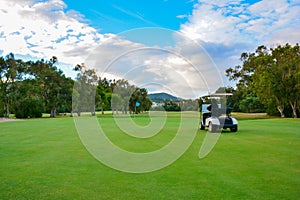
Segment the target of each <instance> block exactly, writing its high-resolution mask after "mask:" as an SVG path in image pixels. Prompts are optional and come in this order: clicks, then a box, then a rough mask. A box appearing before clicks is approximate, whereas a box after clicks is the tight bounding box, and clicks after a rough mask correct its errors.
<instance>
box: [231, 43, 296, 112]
mask: <svg viewBox="0 0 300 200" xmlns="http://www.w3.org/2000/svg"><path fill="white" fill-rule="evenodd" d="M241 59H242V61H243V66H242V67H241V66H237V67H235V68H234V69H232V68H229V69H227V70H226V73H227V75H228V76H229V77H230V79H231V80H238V83H237V88H238V89H240V88H244V89H245V90H248V93H252V94H254V95H257V96H258V97H259V99H260V100H261V101H262V102H263V103H264V104H265V106H267V107H268V108H270V107H271V106H272V105H273V104H274V103H275V104H276V106H277V110H278V111H279V113H280V115H281V117H285V107H286V106H287V105H290V106H291V108H292V112H293V115H294V117H297V109H299V105H298V104H299V98H300V97H299V94H300V90H299V84H300V83H299V82H300V76H299V74H300V71H299V70H300V67H299V66H300V53H299V45H298V44H296V45H295V46H294V47H292V46H291V45H289V44H286V45H285V46H283V47H282V46H280V45H279V46H277V47H276V48H275V49H272V48H271V49H268V48H267V47H265V46H259V47H258V48H257V49H256V52H255V53H243V54H242V55H241ZM287 114H288V115H289V113H287Z"/></svg>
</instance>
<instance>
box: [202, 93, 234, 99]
mask: <svg viewBox="0 0 300 200" xmlns="http://www.w3.org/2000/svg"><path fill="white" fill-rule="evenodd" d="M227 96H232V93H214V94H207V95H204V96H202V97H201V98H205V97H227Z"/></svg>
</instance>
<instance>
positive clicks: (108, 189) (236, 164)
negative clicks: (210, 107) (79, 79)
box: [0, 113, 300, 199]
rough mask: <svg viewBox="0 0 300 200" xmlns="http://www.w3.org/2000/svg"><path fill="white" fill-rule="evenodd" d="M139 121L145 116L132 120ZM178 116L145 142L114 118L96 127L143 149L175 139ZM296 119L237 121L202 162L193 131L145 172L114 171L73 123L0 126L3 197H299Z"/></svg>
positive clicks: (298, 124) (118, 141)
mask: <svg viewBox="0 0 300 200" xmlns="http://www.w3.org/2000/svg"><path fill="white" fill-rule="evenodd" d="M134 120H135V121H136V122H137V123H139V124H147V123H148V122H149V119H148V118H147V117H145V116H137V117H136V118H134ZM178 120H179V119H178V113H173V114H171V116H170V117H169V118H168V121H167V124H166V127H165V128H164V129H163V130H162V132H161V133H160V134H158V135H157V136H155V137H153V138H149V139H146V140H141V139H140V140H138V139H132V138H130V137H128V136H125V135H124V134H121V132H120V130H119V128H118V127H116V126H115V124H114V122H113V119H112V118H111V116H105V117H100V118H99V122H100V123H101V126H102V127H103V128H104V129H105V130H106V133H107V134H108V137H109V138H110V139H111V140H112V141H113V142H114V143H116V144H117V145H119V146H120V147H122V148H125V149H128V150H131V151H136V152H143V151H152V150H155V149H157V148H160V147H162V146H163V145H164V144H165V143H166V142H168V141H170V140H171V139H172V137H173V135H172V134H170V133H171V132H172V130H175V129H176V128H177V125H176V122H178ZM299 130H300V120H299V119H251V120H240V121H239V131H238V132H237V133H230V132H224V133H223V134H222V135H221V137H220V139H219V141H218V143H217V145H216V146H215V148H214V149H213V151H212V152H211V153H210V154H209V155H208V156H207V157H206V158H204V159H202V160H199V158H198V153H199V149H200V146H201V144H202V141H203V138H204V136H205V134H206V132H204V131H200V130H199V131H198V134H197V136H196V138H195V140H194V142H193V144H192V145H191V147H190V148H189V149H188V151H187V152H186V153H185V154H184V155H183V156H182V157H181V158H180V159H178V160H177V161H176V162H175V163H173V164H172V165H170V166H168V167H166V168H164V169H162V170H159V171H155V172H151V173H147V174H128V173H123V172H119V171H116V170H114V169H111V168H109V167H106V166H105V165H103V164H101V163H100V162H99V161H97V160H96V159H94V158H93V157H92V156H91V155H90V154H89V153H88V152H87V150H86V149H85V148H84V146H83V145H82V143H81V141H80V139H79V137H78V135H77V133H76V129H75V126H74V122H73V119H72V118H69V117H66V118H57V119H30V120H22V121H15V122H7V123H1V124H0V199H298V198H299V196H300V153H299V152H300V151H299V150H300V132H299Z"/></svg>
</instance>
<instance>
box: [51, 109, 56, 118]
mask: <svg viewBox="0 0 300 200" xmlns="http://www.w3.org/2000/svg"><path fill="white" fill-rule="evenodd" d="M55 116H56V108H51V113H50V117H55Z"/></svg>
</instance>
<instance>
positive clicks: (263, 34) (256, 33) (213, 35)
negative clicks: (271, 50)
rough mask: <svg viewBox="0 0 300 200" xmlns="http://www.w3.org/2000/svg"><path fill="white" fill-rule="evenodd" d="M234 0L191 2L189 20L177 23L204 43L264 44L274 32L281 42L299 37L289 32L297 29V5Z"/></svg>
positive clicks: (282, 0) (278, 0) (280, 1)
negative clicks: (194, 3)
mask: <svg viewBox="0 0 300 200" xmlns="http://www.w3.org/2000/svg"><path fill="white" fill-rule="evenodd" d="M243 2H244V1H241V0H237V1H232V0H225V1H224V0H222V1H221V0H212V1H208V0H201V1H199V3H198V4H196V5H195V9H194V11H193V14H192V15H191V16H190V17H189V22H188V23H186V24H183V25H182V26H181V31H182V32H183V33H185V34H186V35H187V36H188V37H191V38H193V39H196V40H199V41H200V40H202V41H204V42H211V43H222V44H226V45H231V44H235V43H253V42H254V43H265V42H268V43H270V42H272V41H271V39H274V38H276V37H275V36H273V33H275V32H276V33H275V34H276V35H278V32H280V33H283V32H284V34H285V35H287V36H289V35H290V37H285V38H286V39H288V38H289V39H288V40H286V41H285V42H291V43H294V41H296V40H299V36H298V37H296V38H295V34H294V33H293V32H289V31H288V30H291V29H294V32H300V30H299V24H300V21H299V19H300V4H299V2H298V3H296V1H294V2H288V1H286V0H262V1H259V2H257V3H255V4H252V5H249V4H246V3H243Z"/></svg>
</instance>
